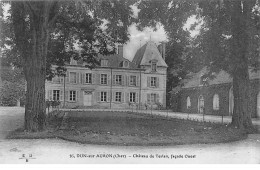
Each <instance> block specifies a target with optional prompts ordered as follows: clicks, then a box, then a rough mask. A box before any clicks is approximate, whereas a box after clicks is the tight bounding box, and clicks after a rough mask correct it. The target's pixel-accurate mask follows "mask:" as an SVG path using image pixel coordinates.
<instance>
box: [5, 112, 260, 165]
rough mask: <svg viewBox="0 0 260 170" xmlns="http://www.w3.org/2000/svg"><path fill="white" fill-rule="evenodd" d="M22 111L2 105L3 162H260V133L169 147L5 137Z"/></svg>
mask: <svg viewBox="0 0 260 170" xmlns="http://www.w3.org/2000/svg"><path fill="white" fill-rule="evenodd" d="M23 114H24V109H23V108H15V107H14V108H5V107H2V108H0V163H32V164H33V163H49V164H51V163H64V164H69V163H81V164H82V163H89V164H91V163H173V164H175V163H176V164H177V163H182V164H186V163H208V164H210V163H239V164H241V163H260V134H256V135H249V138H248V139H246V140H243V141H237V142H232V143H225V144H210V145H205V144H200V145H178V146H167V147H165V146H149V147H143V146H142V147H140V146H138V147H135V146H109V145H107V146H106V145H83V144H78V143H73V142H67V141H63V140H59V139H45V140H7V139H5V136H6V134H7V133H8V132H9V131H11V130H14V129H16V128H18V127H20V126H22V124H23V116H24V115H23ZM26 159H27V160H28V162H26Z"/></svg>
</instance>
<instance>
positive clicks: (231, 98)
mask: <svg viewBox="0 0 260 170" xmlns="http://www.w3.org/2000/svg"><path fill="white" fill-rule="evenodd" d="M233 110H234V95H233V86H232V87H231V88H230V90H229V116H232V114H233Z"/></svg>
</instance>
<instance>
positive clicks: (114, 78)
mask: <svg viewBox="0 0 260 170" xmlns="http://www.w3.org/2000/svg"><path fill="white" fill-rule="evenodd" d="M115 84H116V75H113V85H115Z"/></svg>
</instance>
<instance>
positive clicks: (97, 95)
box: [96, 92, 101, 102]
mask: <svg viewBox="0 0 260 170" xmlns="http://www.w3.org/2000/svg"><path fill="white" fill-rule="evenodd" d="M96 98H97V99H96V100H97V102H100V100H101V93H100V92H96Z"/></svg>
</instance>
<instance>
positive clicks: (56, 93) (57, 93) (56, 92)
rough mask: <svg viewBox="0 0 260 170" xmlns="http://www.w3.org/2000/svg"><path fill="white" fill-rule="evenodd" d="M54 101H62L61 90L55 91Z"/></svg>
mask: <svg viewBox="0 0 260 170" xmlns="http://www.w3.org/2000/svg"><path fill="white" fill-rule="evenodd" d="M52 99H53V100H55V101H59V100H60V91H59V90H53V97H52Z"/></svg>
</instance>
